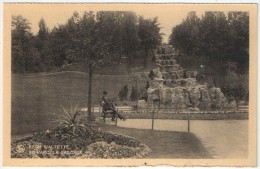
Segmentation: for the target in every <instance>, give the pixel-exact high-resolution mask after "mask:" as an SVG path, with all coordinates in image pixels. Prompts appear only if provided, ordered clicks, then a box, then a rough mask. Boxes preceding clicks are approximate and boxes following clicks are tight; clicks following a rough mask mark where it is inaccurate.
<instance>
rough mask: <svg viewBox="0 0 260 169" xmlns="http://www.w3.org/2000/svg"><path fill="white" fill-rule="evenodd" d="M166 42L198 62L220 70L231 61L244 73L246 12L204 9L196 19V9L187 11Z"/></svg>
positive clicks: (246, 63)
mask: <svg viewBox="0 0 260 169" xmlns="http://www.w3.org/2000/svg"><path fill="white" fill-rule="evenodd" d="M169 43H170V44H171V45H173V46H174V47H175V48H177V49H178V50H179V51H180V52H181V53H182V54H184V55H186V56H188V57H191V58H194V61H196V62H200V63H198V65H200V64H201V65H206V66H208V67H210V68H214V67H215V69H214V71H220V70H221V69H222V68H221V65H223V64H225V63H227V62H233V63H236V64H237V67H238V71H239V72H238V73H246V72H247V71H248V66H249V65H248V64H249V13H248V12H228V13H227V14H226V15H225V13H224V12H205V14H204V15H203V16H202V17H201V18H199V17H198V16H197V15H196V12H190V13H189V14H188V16H187V18H186V19H185V20H183V22H182V23H181V24H179V25H177V26H175V27H174V28H173V29H172V34H171V36H170V38H169ZM194 63H195V62H193V64H194Z"/></svg>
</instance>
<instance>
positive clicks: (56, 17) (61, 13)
mask: <svg viewBox="0 0 260 169" xmlns="http://www.w3.org/2000/svg"><path fill="white" fill-rule="evenodd" d="M242 9H246V8H245V6H241V5H240V6H239V5H214V4H212V5H209V4H207V5H205V4H200V5H196V4H185V5H184V4H106V5H104V4H16V5H13V6H11V7H10V8H9V10H10V11H9V12H10V14H11V15H22V16H23V17H25V18H26V19H28V20H29V21H30V22H31V31H32V32H33V33H34V34H36V33H37V32H38V29H39V28H38V23H39V21H40V19H41V18H44V20H45V22H46V25H47V27H48V28H49V29H52V28H53V27H54V26H57V25H58V24H64V23H66V21H67V20H68V18H69V17H71V16H72V14H73V12H74V11H77V12H79V13H82V12H84V11H102V10H103V11H134V12H136V14H137V15H139V16H143V17H145V18H154V17H158V22H159V23H160V26H161V27H162V28H161V33H164V34H165V35H164V37H163V42H166V43H167V42H168V39H169V36H170V34H171V30H172V28H173V27H174V26H176V25H178V24H180V23H181V22H182V20H183V19H185V18H186V16H187V14H188V13H189V12H190V11H195V12H196V13H197V16H198V17H201V16H202V14H204V12H205V11H223V12H225V13H226V12H227V11H230V10H240V11H241V10H242Z"/></svg>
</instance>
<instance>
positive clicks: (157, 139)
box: [102, 125, 212, 159]
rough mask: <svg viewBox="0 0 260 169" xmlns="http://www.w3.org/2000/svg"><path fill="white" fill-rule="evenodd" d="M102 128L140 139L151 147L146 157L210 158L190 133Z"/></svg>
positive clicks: (106, 126) (112, 127)
mask: <svg viewBox="0 0 260 169" xmlns="http://www.w3.org/2000/svg"><path fill="white" fill-rule="evenodd" d="M102 129H103V130H107V131H112V132H116V133H118V134H123V135H127V136H130V137H134V138H136V139H138V140H140V141H141V142H142V143H144V144H146V145H147V146H149V147H150V148H151V149H152V153H151V155H150V156H148V157H147V158H152V159H153V158H164V159H167V158H168V159H173V158H180V159H181V158H183V159H188V158H189V159H201V158H208V159H209V158H212V156H211V154H210V153H209V152H208V151H207V150H206V148H205V147H204V146H203V145H202V143H201V141H200V140H199V139H198V138H197V137H196V136H195V135H194V134H192V133H187V132H172V131H155V130H147V129H129V128H121V127H115V126H108V125H105V126H103V127H102Z"/></svg>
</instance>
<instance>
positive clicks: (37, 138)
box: [11, 127, 151, 159]
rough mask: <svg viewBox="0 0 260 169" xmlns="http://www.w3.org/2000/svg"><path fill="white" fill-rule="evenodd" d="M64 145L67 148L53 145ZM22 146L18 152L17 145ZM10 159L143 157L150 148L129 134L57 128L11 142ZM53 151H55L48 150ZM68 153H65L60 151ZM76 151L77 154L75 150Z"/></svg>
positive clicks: (147, 153) (148, 152)
mask: <svg viewBox="0 0 260 169" xmlns="http://www.w3.org/2000/svg"><path fill="white" fill-rule="evenodd" d="M57 145H66V148H56V147H55V146H57ZM21 146H22V147H23V148H24V152H23V153H19V147H21ZM11 147H12V148H11V156H12V158H76V157H77V158H117V159H118V158H143V157H145V156H147V155H149V154H150V153H151V149H150V148H149V147H148V146H146V145H145V144H143V143H141V142H140V141H138V140H136V139H135V138H132V137H127V136H123V135H118V134H114V133H110V132H103V131H93V133H92V134H89V133H87V132H85V133H82V134H81V135H74V134H72V133H70V132H69V130H68V129H67V128H65V127H57V128H55V129H53V130H46V131H44V132H39V133H35V134H33V136H31V137H27V138H23V139H20V140H17V141H15V142H12V145H11ZM32 151H34V152H36V151H41V152H47V151H48V152H50V153H35V154H33V153H30V152H32ZM53 151H55V153H51V152H53ZM62 151H63V152H64V151H66V152H70V153H69V154H68V153H67V154H64V153H63V152H62ZM75 151H77V152H78V153H74V152H75Z"/></svg>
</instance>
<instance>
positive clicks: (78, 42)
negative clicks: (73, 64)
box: [68, 12, 120, 120]
mask: <svg viewBox="0 0 260 169" xmlns="http://www.w3.org/2000/svg"><path fill="white" fill-rule="evenodd" d="M73 17H74V20H75V24H76V27H77V28H76V30H77V31H75V32H74V33H73V35H72V36H70V37H71V38H72V42H73V44H72V45H71V48H70V50H69V51H68V53H71V56H73V55H74V56H75V57H74V58H73V59H74V61H77V62H79V61H80V62H83V63H84V64H85V65H86V66H87V68H88V74H89V87H88V118H89V120H90V119H91V94H92V93H91V92H92V76H93V71H94V70H95V68H96V67H98V66H100V65H103V64H105V63H108V62H111V61H112V60H113V59H116V58H119V56H120V55H117V50H116V48H114V45H113V42H114V41H112V38H111V36H112V35H110V34H106V35H105V34H103V33H104V32H102V24H99V20H97V18H96V16H95V15H94V13H93V12H85V13H84V14H83V16H82V17H81V16H80V15H79V14H78V13H77V12H74V14H73Z"/></svg>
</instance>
